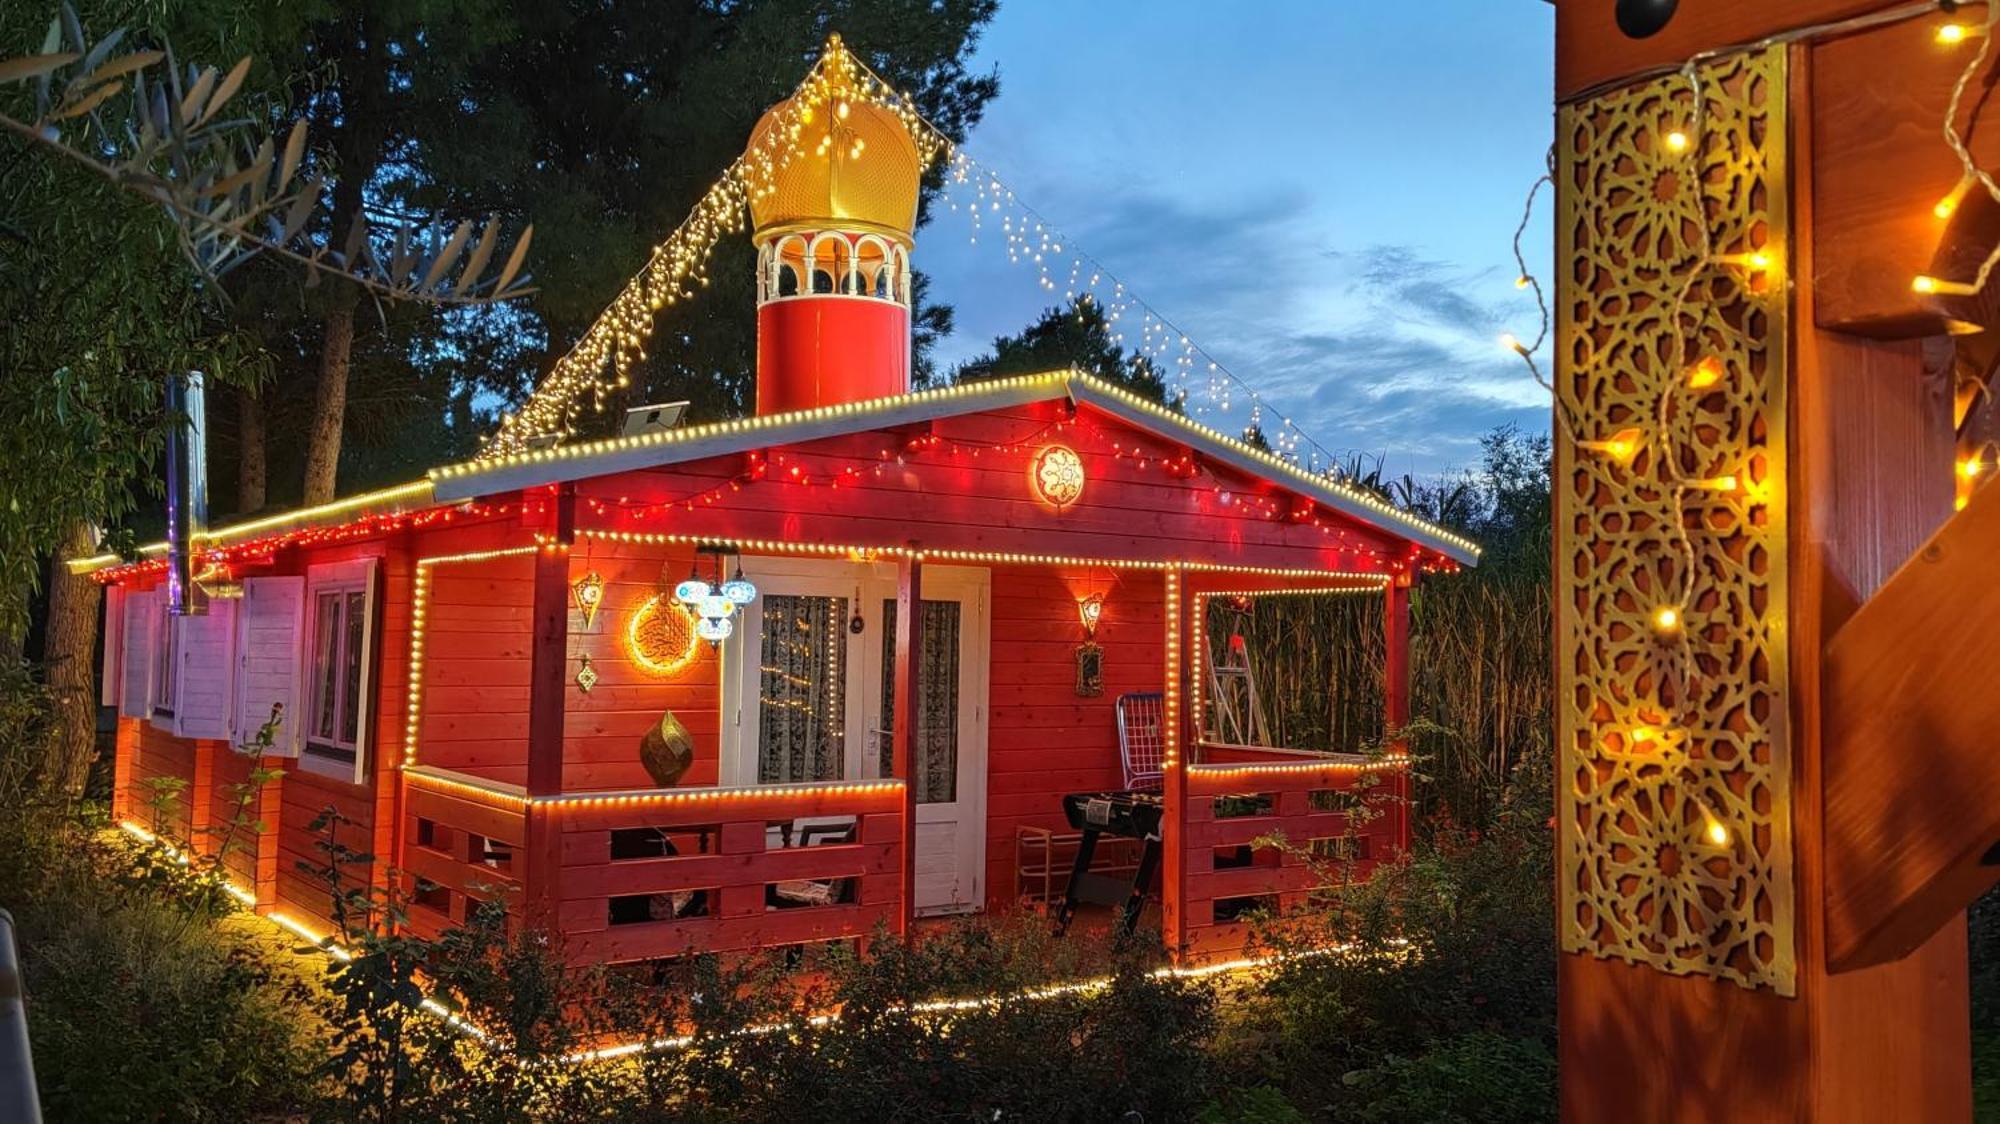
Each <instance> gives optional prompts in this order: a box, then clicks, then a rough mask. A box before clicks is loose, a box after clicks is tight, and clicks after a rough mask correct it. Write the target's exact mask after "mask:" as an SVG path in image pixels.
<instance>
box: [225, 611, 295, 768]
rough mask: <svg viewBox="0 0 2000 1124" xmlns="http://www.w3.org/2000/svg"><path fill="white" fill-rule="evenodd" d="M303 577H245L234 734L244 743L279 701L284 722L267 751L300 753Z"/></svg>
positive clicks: (239, 618) (238, 635) (238, 638)
mask: <svg viewBox="0 0 2000 1124" xmlns="http://www.w3.org/2000/svg"><path fill="white" fill-rule="evenodd" d="M305 605H306V579H304V578H303V577H281V578H246V579H244V582H243V600H242V601H241V602H239V610H238V613H237V629H236V736H237V738H238V740H241V741H246V742H247V741H249V740H250V739H251V738H254V737H256V736H257V730H258V729H259V728H260V727H262V726H263V725H264V723H265V722H267V721H269V720H270V718H271V706H272V705H273V704H274V703H277V704H283V705H284V708H285V713H284V721H283V722H281V723H279V725H278V739H277V741H276V742H275V743H273V744H272V746H271V749H270V752H272V753H282V754H286V755H289V756H297V755H298V752H299V737H298V730H299V724H300V721H301V718H300V715H299V698H298V684H299V664H300V661H301V660H302V659H304V658H305V657H304V650H303V648H302V640H301V635H302V629H303V617H304V614H305Z"/></svg>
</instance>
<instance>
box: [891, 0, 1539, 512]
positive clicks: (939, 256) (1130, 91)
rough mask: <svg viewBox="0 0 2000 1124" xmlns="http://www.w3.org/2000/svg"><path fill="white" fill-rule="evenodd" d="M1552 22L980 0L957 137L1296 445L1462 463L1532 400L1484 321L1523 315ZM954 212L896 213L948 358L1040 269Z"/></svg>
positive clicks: (1466, 6)
mask: <svg viewBox="0 0 2000 1124" xmlns="http://www.w3.org/2000/svg"><path fill="white" fill-rule="evenodd" d="M1552 23H1553V9H1552V8H1551V7H1550V6H1548V5H1546V4H1543V3H1538V2H1536V0H1431V2H1429V3H1425V4H1421V5H1414V4H1401V3H1396V2H1393V0H1369V2H1364V0H1319V2H1302V0H1300V2H1269V3H1262V2H1260V3H1256V4H1216V3H1214V2H1213V0H1200V2H1195V0H1147V2H1137V0H1131V2H1118V3H1112V2H1099V0H1003V2H1002V4H1001V8H1000V13H999V15H998V16H997V17H996V18H995V19H994V21H993V23H992V25H991V27H990V28H989V29H988V31H987V33H986V35H985V37H984V39H983V40H982V42H981V44H980V48H979V53H978V57H977V59H976V60H975V64H974V65H975V67H976V68H978V69H981V70H985V69H990V68H993V67H997V68H998V69H999V72H1000V80H1001V94H1000V97H999V98H998V99H997V100H995V101H994V102H993V103H992V104H991V105H990V106H989V108H988V110H987V114H986V119H985V121H984V122H983V123H981V124H980V125H979V127H978V128H977V129H976V130H975V131H974V132H973V134H972V136H971V138H970V139H969V141H968V143H967V146H966V149H967V151H968V152H969V153H970V154H971V155H972V156H973V158H974V159H976V160H978V161H980V162H981V163H982V164H984V165H986V166H988V167H990V168H991V169H993V170H994V171H995V172H996V173H997V174H998V175H999V176H1000V177H1001V178H1002V179H1003V180H1004V181H1006V183H1007V185H1008V186H1009V187H1011V188H1012V189H1013V190H1014V191H1015V192H1016V193H1017V195H1018V197H1019V198H1020V199H1021V200H1022V201H1023V202H1026V203H1028V204H1030V205H1032V206H1033V207H1034V208H1035V210H1036V211H1037V212H1039V213H1040V214H1041V216H1042V217H1043V218H1045V219H1047V220H1048V221H1049V222H1050V223H1051V224H1053V225H1055V226H1057V227H1060V228H1062V230H1063V231H1064V232H1065V233H1066V234H1067V235H1068V236H1069V237H1070V238H1071V239H1073V241H1074V243H1075V244H1077V245H1080V246H1081V247H1083V248H1084V249H1085V250H1086V251H1088V252H1089V253H1090V254H1091V255H1092V256H1094V257H1095V258H1096V259H1097V260H1099V261H1101V262H1102V263H1103V264H1104V265H1105V266H1106V267H1107V268H1108V269H1110V270H1111V271H1113V272H1114V273H1116V274H1117V275H1118V276H1119V277H1120V278H1121V279H1122V280H1123V281H1124V282H1125V283H1126V284H1127V285H1128V286H1130V287H1131V289H1132V290H1134V291H1135V292H1137V293H1138V294H1140V295H1141V296H1143V297H1144V298H1145V299H1146V301H1147V302H1148V303H1149V304H1151V305H1152V306H1153V307H1154V308H1156V309H1157V310H1159V311H1160V312H1161V313H1162V314H1164V315H1165V316H1166V317H1168V318H1169V319H1171V320H1173V321H1174V322H1175V323H1177V324H1178V325H1179V326H1180V327H1181V328H1182V329H1184V330H1185V331H1186V332H1187V334H1188V335H1189V336H1190V337H1192V338H1193V339H1194V340H1196V341H1197V342H1199V343H1201V344H1202V345H1204V346H1205V347H1206V348H1207V350H1208V351H1209V352H1210V353H1211V354H1212V355H1213V356H1214V357H1215V358H1216V359H1217V360H1219V361H1220V362H1221V363H1222V364H1223V365H1224V366H1226V367H1228V368H1229V369H1231V370H1233V371H1234V372H1235V373H1236V374H1237V375H1239V376H1240V377H1241V378H1242V379H1243V380H1244V381H1245V382H1246V383H1248V384H1249V385H1250V386H1251V387H1253V388H1255V389H1256V390H1257V391H1258V392H1259V393H1260V394H1261V395H1262V396H1263V397H1264V399H1265V400H1266V401H1267V402H1269V403H1271V404H1272V405H1273V406H1274V408H1276V409H1277V410H1280V411H1283V412H1288V413H1289V414H1290V415H1291V416H1292V418H1293V420H1294V421H1295V422H1296V423H1298V424H1299V425H1300V426H1301V427H1302V428H1303V429H1304V430H1305V431H1306V432H1307V433H1309V434H1310V435H1311V436H1312V437H1314V438H1315V439H1317V440H1318V441H1319V443H1320V444H1321V445H1323V446H1325V447H1326V448H1328V449H1330V450H1332V451H1333V452H1334V453H1336V454H1342V455H1344V454H1346V453H1348V452H1362V453H1366V454H1369V455H1371V456H1374V455H1379V456H1382V457H1384V458H1385V462H1386V463H1385V468H1386V469H1387V470H1388V471H1389V472H1390V473H1392V474H1399V473H1402V472H1415V473H1430V472H1436V471H1439V470H1444V469H1450V468H1457V467H1464V466H1467V465H1469V464H1472V463H1474V462H1475V461H1476V460H1477V456H1478V446H1477V439H1478V437H1479V436H1480V435H1481V434H1483V433H1485V432H1487V431H1488V430H1490V429H1492V428H1493V427H1494V426H1496V425H1501V424H1505V423H1509V422H1513V423H1517V424H1519V425H1520V426H1521V427H1522V428H1524V429H1530V430H1535V431H1543V430H1546V428H1547V426H1548V400H1547V396H1546V394H1545V393H1544V392H1543V391H1542V390H1541V389H1540V388H1539V387H1538V386H1536V385H1535V384H1534V382H1533V381H1532V380H1531V379H1530V378H1529V376H1528V373H1527V371H1526V369H1525V367H1524V366H1523V365H1522V364H1521V362H1520V360H1519V359H1518V358H1516V357H1515V356H1513V355H1511V354H1508V353H1506V352H1504V351H1502V350H1501V349H1500V348H1499V346H1498V345H1497V343H1496V342H1495V341H1496V338H1497V337H1498V335H1499V334H1500V333H1501V332H1503V331H1508V330H1512V331H1515V332H1518V333H1519V334H1520V335H1522V336H1523V337H1527V336H1530V335H1532V334H1533V332H1534V328H1535V322H1536V321H1535V314H1534V307H1533V303H1532V300H1530V299H1528V298H1527V297H1526V296H1525V295H1524V294H1522V293H1521V292H1519V291H1517V290H1516V288H1515V286H1514V277H1515V268H1514V265H1513V262H1512V258H1511V254H1510V251H1509V240H1510V238H1511V236H1512V233H1513V229H1514V225H1515V223H1516V222H1517V221H1519V218H1520V208H1521V202H1522V199H1523V197H1524V195H1525V193H1526V190H1527V188H1528V185H1529V184H1530V183H1531V182H1532V181H1533V179H1534V178H1535V176H1537V175H1538V174H1540V171H1541V169H1542V165H1543V159H1544V152H1545V151H1546V149H1547V147H1548V144H1549V139H1550V131H1551V121H1552V115H1551V111H1550V108H1549V106H1550V96H1551V94H1550V74H1551V65H1552V64H1551V57H1550V55H1551V49H1552V41H1553V32H1552ZM1548 203H1549V196H1548V195H1547V194H1546V193H1544V195H1543V196H1542V198H1541V199H1540V200H1539V201H1538V208H1537V214H1536V218H1535V223H1534V225H1533V226H1532V227H1531V228H1530V234H1529V239H1528V244H1529V246H1530V247H1531V256H1530V265H1531V266H1532V267H1533V268H1534V269H1535V271H1536V273H1537V274H1538V275H1541V276H1546V270H1547V258H1548V255H1549V248H1548V247H1549V230H1550V222H1549V217H1548V213H1547V211H1546V210H1545V209H1543V208H1545V207H1546V206H1547V204H1548ZM968 234H969V228H968V226H967V225H966V223H965V221H964V219H963V217H962V215H960V214H953V213H951V212H949V211H948V210H947V209H946V208H944V207H940V208H939V209H938V213H937V214H936V216H935V218H934V220H933V222H932V223H931V225H930V226H929V227H927V228H926V229H925V230H924V231H922V232H920V233H919V234H918V241H917V249H916V257H915V260H916V263H917V264H918V265H919V266H920V267H921V268H923V269H925V270H927V271H928V272H929V273H930V274H931V276H932V278H933V289H932V292H933V294H934V296H935V297H936V298H937V299H941V300H944V301H947V302H949V303H951V304H953V305H954V306H956V309H957V314H958V331H957V333H956V334H955V335H954V336H953V337H952V338H951V339H950V340H948V341H946V343H945V344H944V346H943V347H942V348H941V352H940V358H941V359H942V360H943V361H944V362H945V363H946V364H951V363H955V362H958V361H961V360H963V359H965V358H968V357H971V356H973V355H976V354H978V353H979V352H980V351H981V350H983V349H984V348H986V347H987V346H988V345H989V344H990V341H991V339H992V337H993V336H995V335H999V334H1002V333H1010V332H1014V331H1017V330H1019V329H1020V328H1021V327H1022V326H1023V325H1024V324H1026V323H1028V322H1029V321H1031V320H1032V319H1033V318H1034V317H1035V315H1036V314H1037V313H1038V312H1039V310H1040V309H1042V308H1044V307H1046V306H1049V305H1051V304H1055V303H1059V302H1060V299H1061V296H1062V294H1061V293H1060V292H1056V293H1053V294H1051V293H1047V292H1044V291H1043V290H1042V289H1041V288H1040V287H1039V286H1038V285H1037V283H1036V280H1035V274H1034V272H1033V270H1032V269H1031V268H1030V267H1026V266H1019V265H1010V264H1009V263H1008V260H1007V255H1006V253H1005V252H1004V250H1003V249H1002V248H1001V246H1000V245H999V241H1000V240H999V238H998V237H997V231H989V232H988V233H987V234H986V235H984V236H982V237H981V238H980V239H979V244H978V245H972V244H970V243H969V240H968ZM1061 272H1062V273H1063V274H1065V275H1066V274H1067V272H1068V269H1067V267H1066V266H1065V267H1064V268H1063V269H1062V270H1061ZM1063 279H1064V278H1063V277H1058V278H1057V282H1058V284H1059V285H1060V283H1061V282H1062V280H1063ZM1135 315H1136V314H1135ZM1211 420H1215V421H1217V424H1218V425H1221V424H1222V422H1221V420H1220V419H1216V418H1213V417H1212V418H1211ZM1234 420H1235V425H1241V424H1242V420H1243V419H1242V411H1241V409H1240V407H1239V408H1238V409H1237V412H1236V416H1235V419H1234ZM1232 428H1233V427H1232Z"/></svg>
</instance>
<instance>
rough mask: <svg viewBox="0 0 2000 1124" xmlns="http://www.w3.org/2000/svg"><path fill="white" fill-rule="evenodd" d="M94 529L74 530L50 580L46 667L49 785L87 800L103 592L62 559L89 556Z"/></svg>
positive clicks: (76, 526) (93, 745)
mask: <svg viewBox="0 0 2000 1124" xmlns="http://www.w3.org/2000/svg"><path fill="white" fill-rule="evenodd" d="M91 546H92V543H91V541H90V525H89V524H88V523H85V522H83V521H81V520H79V521H77V522H76V523H73V524H71V525H70V530H69V534H67V535H65V536H64V537H63V545H62V548H61V550H60V551H59V552H58V553H57V560H56V564H55V565H54V566H53V567H52V570H53V571H54V572H53V573H52V574H51V576H50V578H49V623H48V631H47V633H46V636H45V638H44V641H43V645H42V664H43V670H44V674H45V676H46V682H47V683H48V685H49V695H50V698H51V700H52V702H53V703H54V706H55V738H54V739H53V740H52V741H51V742H50V743H49V757H48V759H47V761H46V762H45V764H44V767H43V779H44V780H45V781H46V782H47V783H48V784H49V785H50V786H51V787H52V788H60V789H61V790H62V791H63V792H66V793H68V794H70V795H72V796H78V795H82V793H83V785H84V781H86V780H87V779H89V777H90V764H91V762H92V760H94V759H95V758H96V756H97V684H96V675H95V671H96V668H95V663H96V661H95V660H93V659H92V658H91V657H92V656H93V655H95V649H96V647H97V619H98V615H99V612H100V608H101V606H102V604H103V601H104V591H103V589H102V588H101V587H100V586H99V585H98V584H97V582H95V581H94V580H92V579H91V577H90V575H88V574H72V573H70V572H69V567H67V566H64V565H63V564H62V559H64V558H71V557H75V556H77V555H81V554H86V553H89V551H90V548H91Z"/></svg>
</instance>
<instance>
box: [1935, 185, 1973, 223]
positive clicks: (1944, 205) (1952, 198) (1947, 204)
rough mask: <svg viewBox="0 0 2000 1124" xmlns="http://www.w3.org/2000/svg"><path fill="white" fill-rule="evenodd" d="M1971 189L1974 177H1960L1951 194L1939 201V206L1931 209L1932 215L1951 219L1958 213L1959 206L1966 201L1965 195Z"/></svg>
mask: <svg viewBox="0 0 2000 1124" xmlns="http://www.w3.org/2000/svg"><path fill="white" fill-rule="evenodd" d="M1971 188H1972V177H1971V176H1960V177H1959V178H1958V183H1957V184H1956V185H1955V186H1954V187H1953V188H1952V189H1951V191H1950V193H1949V194H1947V195H1946V196H1945V197H1944V198H1942V199H1940V200H1938V201H1937V205H1936V206H1933V207H1932V208H1931V214H1933V215H1936V216H1937V217H1938V218H1941V219H1948V218H1950V217H1951V216H1952V215H1953V214H1955V213H1956V212H1957V211H1958V205H1959V204H1960V203H1962V202H1964V201H1965V193H1966V192H1967V191H1969V190H1971Z"/></svg>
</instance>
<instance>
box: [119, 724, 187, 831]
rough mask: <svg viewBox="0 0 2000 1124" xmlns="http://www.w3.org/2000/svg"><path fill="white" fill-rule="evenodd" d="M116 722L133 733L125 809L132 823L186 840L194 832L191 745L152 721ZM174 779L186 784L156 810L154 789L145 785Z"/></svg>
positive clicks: (150, 785)
mask: <svg viewBox="0 0 2000 1124" xmlns="http://www.w3.org/2000/svg"><path fill="white" fill-rule="evenodd" d="M118 722H119V725H121V726H125V725H127V724H130V727H131V728H132V730H133V736H132V737H131V738H130V739H129V740H130V742H131V744H132V748H133V750H134V751H135V752H134V754H133V758H132V771H131V778H132V787H131V790H130V793H129V794H128V797H127V801H128V802H127V805H126V807H127V809H128V811H129V816H130V818H131V820H132V821H133V822H134V823H137V824H138V825H139V826H141V827H143V828H145V829H147V830H148V831H163V832H165V833H167V834H169V835H172V836H174V837H176V838H180V839H185V838H187V836H188V834H189V833H190V832H191V831H193V829H194V779H195V776H194V759H195V743H194V741H193V740H192V739H189V738H181V737H176V736H175V735H174V734H173V732H172V731H170V730H164V729H161V728H160V727H158V726H155V725H153V723H152V720H151V719H145V718H121V719H119V720H118ZM175 777H178V778H179V779H181V780H183V781H185V782H187V783H186V784H185V785H183V786H182V788H181V789H180V791H179V792H177V793H175V794H174V796H173V798H172V799H170V800H166V801H164V802H163V803H162V804H160V805H159V806H156V805H155V793H156V791H157V788H156V787H155V786H154V785H152V784H150V783H148V782H150V781H153V780H155V779H166V778H175Z"/></svg>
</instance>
